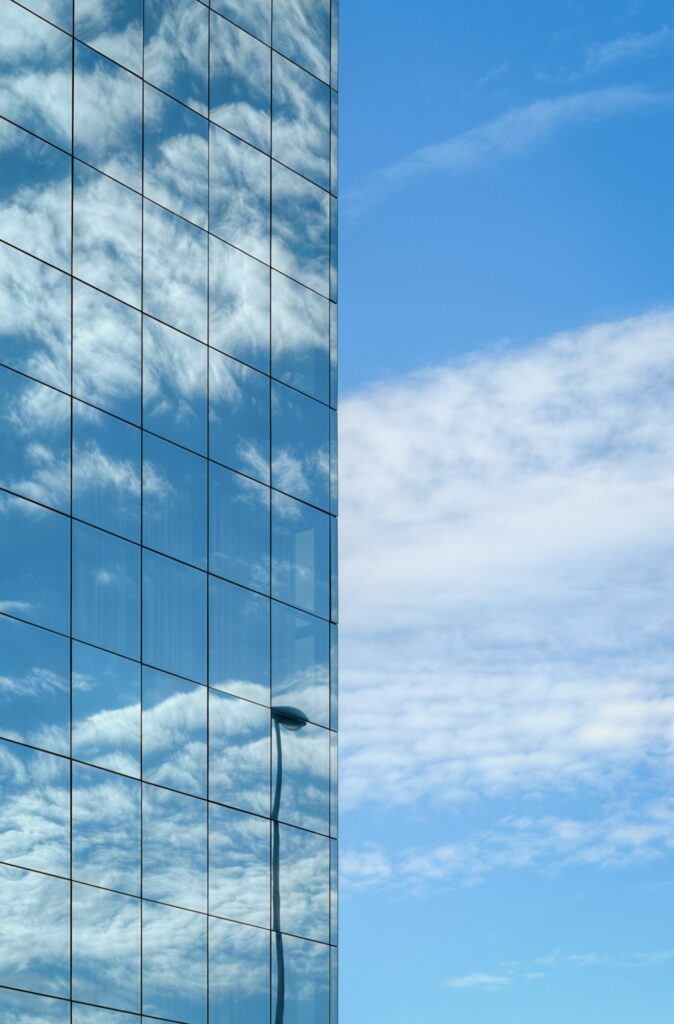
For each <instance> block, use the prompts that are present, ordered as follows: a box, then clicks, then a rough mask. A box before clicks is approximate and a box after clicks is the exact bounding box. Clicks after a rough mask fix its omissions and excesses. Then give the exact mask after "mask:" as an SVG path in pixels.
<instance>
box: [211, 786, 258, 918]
mask: <svg viewBox="0 0 674 1024" xmlns="http://www.w3.org/2000/svg"><path fill="white" fill-rule="evenodd" d="M208 813H209V846H208V855H209V861H208V870H209V890H208V895H209V904H208V908H209V912H210V913H211V914H218V915H219V916H220V917H227V918H229V919H230V920H234V921H241V922H243V923H244V924H256V925H260V926H261V927H264V928H268V927H269V821H268V819H265V818H255V817H253V815H251V814H244V813H243V812H242V811H232V810H230V809H229V808H228V807H218V806H217V805H216V804H210V805H209V812H208Z"/></svg>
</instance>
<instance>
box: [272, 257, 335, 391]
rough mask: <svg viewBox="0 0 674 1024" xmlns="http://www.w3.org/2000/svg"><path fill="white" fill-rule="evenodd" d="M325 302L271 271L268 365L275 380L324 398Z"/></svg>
mask: <svg viewBox="0 0 674 1024" xmlns="http://www.w3.org/2000/svg"><path fill="white" fill-rule="evenodd" d="M329 305H330V304H329V302H328V300H327V299H324V298H322V297H321V296H320V295H316V293H315V292H312V291H310V290H309V289H308V288H303V287H302V285H301V284H297V283H296V282H295V281H291V280H290V278H287V277H284V276H283V274H278V273H276V271H274V272H273V273H272V306H271V317H272V319H271V366H272V370H271V372H272V374H273V376H274V377H276V378H277V379H278V380H282V381H283V382H284V383H286V384H291V385H292V387H294V388H297V389H298V390H299V391H305V392H306V393H307V394H308V395H312V396H313V397H314V398H318V399H320V401H321V402H327V401H328V392H329V359H330V354H329V348H330V334H329V327H330V324H329Z"/></svg>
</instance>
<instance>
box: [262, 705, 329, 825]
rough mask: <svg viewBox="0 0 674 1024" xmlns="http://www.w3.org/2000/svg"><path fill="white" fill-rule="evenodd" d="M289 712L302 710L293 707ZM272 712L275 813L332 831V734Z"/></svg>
mask: <svg viewBox="0 0 674 1024" xmlns="http://www.w3.org/2000/svg"><path fill="white" fill-rule="evenodd" d="M288 710H289V711H293V712H295V711H297V712H300V713H301V709H299V708H298V709H295V708H293V707H292V706H291V707H290V708H289V709H288ZM284 711H285V708H283V707H278V708H275V709H274V710H273V711H272V722H273V723H274V742H273V764H272V782H273V786H274V806H273V809H272V815H273V816H274V817H278V818H279V819H280V820H281V821H287V822H290V823H291V824H293V825H301V826H302V827H303V828H310V829H312V830H313V831H314V832H323V833H324V834H325V835H327V834H328V831H329V824H330V788H329V783H330V733H329V732H328V730H327V729H322V728H321V727H320V726H318V725H310V724H307V723H306V722H303V721H302V719H298V718H291V717H290V714H287V715H286V714H284Z"/></svg>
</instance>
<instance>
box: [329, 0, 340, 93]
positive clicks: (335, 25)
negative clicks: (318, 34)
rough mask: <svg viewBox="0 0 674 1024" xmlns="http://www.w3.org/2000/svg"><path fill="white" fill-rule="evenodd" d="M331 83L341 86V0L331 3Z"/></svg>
mask: <svg viewBox="0 0 674 1024" xmlns="http://www.w3.org/2000/svg"><path fill="white" fill-rule="evenodd" d="M330 34H331V39H330V85H331V86H332V88H333V89H336V88H337V87H338V86H339V0H332V2H331V4H330Z"/></svg>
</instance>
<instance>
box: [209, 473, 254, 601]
mask: <svg viewBox="0 0 674 1024" xmlns="http://www.w3.org/2000/svg"><path fill="white" fill-rule="evenodd" d="M210 474H211V487H210V504H211V511H210V555H209V570H210V571H211V572H214V573H217V575H218V576H225V577H226V578H227V579H229V580H232V581H233V582H234V583H241V584H243V585H244V586H246V587H251V588H252V589H253V590H261V591H262V592H263V593H265V594H268V593H269V488H268V487H265V486H264V485H263V484H258V483H255V481H254V480H249V479H248V478H247V477H245V476H240V475H239V474H238V473H232V472H231V471H230V470H229V469H222V468H221V467H220V466H216V465H215V464H214V463H211V465H210Z"/></svg>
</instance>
